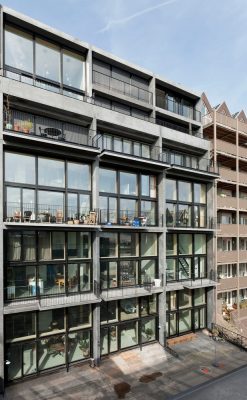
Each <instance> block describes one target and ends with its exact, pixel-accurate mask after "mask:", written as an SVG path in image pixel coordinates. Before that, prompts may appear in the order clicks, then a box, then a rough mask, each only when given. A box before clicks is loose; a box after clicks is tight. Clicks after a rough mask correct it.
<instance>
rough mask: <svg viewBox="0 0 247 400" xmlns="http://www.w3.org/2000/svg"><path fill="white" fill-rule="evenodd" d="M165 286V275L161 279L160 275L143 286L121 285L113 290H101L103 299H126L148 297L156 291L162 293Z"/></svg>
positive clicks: (142, 284)
mask: <svg viewBox="0 0 247 400" xmlns="http://www.w3.org/2000/svg"><path fill="white" fill-rule="evenodd" d="M163 285H164V280H163V275H162V276H161V277H159V276H158V275H157V276H156V277H155V278H153V279H149V280H147V281H146V282H143V283H141V284H132V285H122V286H121V285H120V286H118V287H112V288H102V289H101V297H102V298H103V299H108V300H109V299H114V298H118V297H119V298H120V297H121V298H124V297H132V296H138V295H143V296H145V295H148V294H150V293H152V292H155V291H162V290H163Z"/></svg>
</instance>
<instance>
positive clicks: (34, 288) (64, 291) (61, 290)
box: [4, 275, 99, 303]
mask: <svg viewBox="0 0 247 400" xmlns="http://www.w3.org/2000/svg"><path fill="white" fill-rule="evenodd" d="M95 282H96V281H95ZM95 282H94V283H92V282H86V283H83V282H79V280H78V277H77V276H74V277H69V276H68V278H67V281H66V279H65V276H64V275H63V276H60V275H57V277H55V278H54V282H53V283H52V284H51V282H48V281H44V280H43V279H41V278H37V279H36V278H35V277H34V278H33V279H31V278H29V279H27V282H26V284H25V285H23V281H19V280H17V279H16V280H13V281H12V282H11V283H9V284H8V286H6V287H5V288H4V292H5V301H6V302H13V301H16V302H17V301H18V303H19V302H20V301H23V302H24V303H26V301H27V300H39V299H40V298H43V299H45V298H47V297H50V296H52V297H53V296H57V297H59V296H76V295H84V294H87V293H93V294H95V295H97V297H98V296H99V290H97V287H96V283H95Z"/></svg>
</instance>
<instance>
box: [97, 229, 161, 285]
mask: <svg viewBox="0 0 247 400" xmlns="http://www.w3.org/2000/svg"><path fill="white" fill-rule="evenodd" d="M157 254H158V253H157V234H156V233H113V232H103V233H101V234H100V276H101V278H100V283H101V288H102V289H112V288H117V287H128V286H136V285H145V284H154V279H157V278H159V275H158V265H157V260H158V257H157Z"/></svg>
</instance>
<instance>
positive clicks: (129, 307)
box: [120, 298, 139, 321]
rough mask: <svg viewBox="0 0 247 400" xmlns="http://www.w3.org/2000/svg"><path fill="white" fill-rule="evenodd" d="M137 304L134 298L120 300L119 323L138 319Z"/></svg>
mask: <svg viewBox="0 0 247 400" xmlns="http://www.w3.org/2000/svg"><path fill="white" fill-rule="evenodd" d="M138 314H139V313H138V302H137V299H136V298H132V299H124V300H120V318H121V321H125V320H128V319H133V318H137V317H138Z"/></svg>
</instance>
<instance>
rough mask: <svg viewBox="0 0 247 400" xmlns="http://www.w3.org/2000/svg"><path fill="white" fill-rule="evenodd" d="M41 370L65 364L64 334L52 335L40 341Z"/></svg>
mask: <svg viewBox="0 0 247 400" xmlns="http://www.w3.org/2000/svg"><path fill="white" fill-rule="evenodd" d="M38 360H39V370H44V369H48V368H52V367H57V366H59V365H63V364H65V343H64V336H61V335H59V336H50V337H48V338H46V339H41V340H39V341H38Z"/></svg>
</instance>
